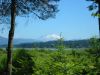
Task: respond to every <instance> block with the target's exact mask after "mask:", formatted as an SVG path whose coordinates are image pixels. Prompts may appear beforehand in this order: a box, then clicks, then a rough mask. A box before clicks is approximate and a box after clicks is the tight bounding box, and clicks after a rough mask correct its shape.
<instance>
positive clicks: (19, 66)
mask: <svg viewBox="0 0 100 75" xmlns="http://www.w3.org/2000/svg"><path fill="white" fill-rule="evenodd" d="M33 67H34V62H33V60H32V58H31V55H30V54H29V53H28V52H27V51H26V50H24V49H21V50H17V52H16V53H15V55H14V58H13V75H32V73H33V72H34V69H33Z"/></svg>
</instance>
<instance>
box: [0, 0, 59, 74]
mask: <svg viewBox="0 0 100 75" xmlns="http://www.w3.org/2000/svg"><path fill="white" fill-rule="evenodd" d="M0 1H3V2H2V3H1V4H0V7H1V8H2V9H0V14H2V15H4V16H5V17H6V16H11V25H10V30H9V36H8V38H9V39H8V47H7V75H12V49H13V37H14V30H15V19H16V16H21V15H27V14H30V13H31V14H33V15H35V16H36V17H38V18H39V19H42V20H46V19H48V18H50V17H54V16H55V14H56V12H57V11H58V10H57V2H58V1H59V0H0Z"/></svg>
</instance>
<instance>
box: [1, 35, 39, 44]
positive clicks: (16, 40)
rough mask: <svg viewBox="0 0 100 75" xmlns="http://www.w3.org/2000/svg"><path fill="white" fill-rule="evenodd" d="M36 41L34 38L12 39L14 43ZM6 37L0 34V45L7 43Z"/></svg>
mask: <svg viewBox="0 0 100 75" xmlns="http://www.w3.org/2000/svg"><path fill="white" fill-rule="evenodd" d="M32 42H38V41H36V40H34V39H20V38H18V39H14V44H20V43H32ZM7 43H8V39H7V38H5V37H2V36H0V45H7Z"/></svg>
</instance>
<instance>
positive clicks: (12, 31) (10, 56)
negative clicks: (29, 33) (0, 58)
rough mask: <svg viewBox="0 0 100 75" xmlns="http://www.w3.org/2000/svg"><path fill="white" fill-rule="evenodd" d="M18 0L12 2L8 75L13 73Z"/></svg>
mask: <svg viewBox="0 0 100 75" xmlns="http://www.w3.org/2000/svg"><path fill="white" fill-rule="evenodd" d="M15 3H16V0H12V3H11V27H10V30H9V36H8V38H9V39H8V47H7V75H12V48H13V37H14V30H15V17H16V15H15V14H16V4H15Z"/></svg>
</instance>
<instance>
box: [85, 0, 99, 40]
mask: <svg viewBox="0 0 100 75" xmlns="http://www.w3.org/2000/svg"><path fill="white" fill-rule="evenodd" d="M87 1H92V2H93V3H92V4H91V5H90V6H89V7H88V8H89V10H90V11H92V10H95V9H96V10H97V11H96V12H95V13H92V15H93V16H98V21H99V39H100V0H87Z"/></svg>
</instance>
